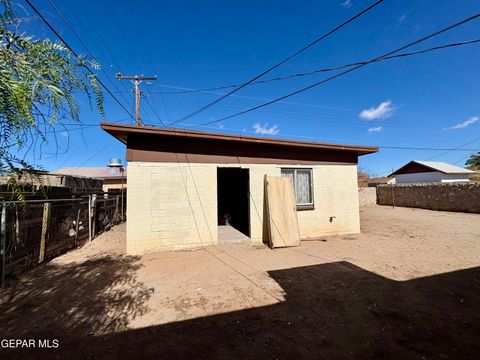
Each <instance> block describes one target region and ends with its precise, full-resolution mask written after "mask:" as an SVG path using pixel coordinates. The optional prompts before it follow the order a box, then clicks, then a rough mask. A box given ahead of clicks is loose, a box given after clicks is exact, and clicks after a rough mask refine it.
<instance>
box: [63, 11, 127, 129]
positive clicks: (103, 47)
mask: <svg viewBox="0 0 480 360" xmlns="http://www.w3.org/2000/svg"><path fill="white" fill-rule="evenodd" d="M64 5H65V6H66V7H67V8H68V9H69V10H70V13H71V14H72V15H73V17H74V18H75V19H76V21H77V22H78V23H79V24H80V26H82V28H83V29H84V31H85V32H86V33H90V31H89V30H90V29H93V30H94V32H95V34H96V36H93V37H92V36H91V35H90V36H91V38H92V41H93V42H95V43H96V44H97V45H98V43H97V40H100V46H97V47H98V49H100V50H101V51H102V53H103V54H104V56H105V58H107V57H110V59H111V60H112V61H113V63H114V64H115V66H116V67H117V71H118V70H119V71H120V72H122V73H123V72H124V71H123V69H122V66H120V63H119V62H118V61H117V59H116V57H115V55H113V53H112V51H111V49H110V47H109V45H108V43H107V42H106V41H105V39H104V38H103V36H102V34H101V33H100V31H99V30H98V27H97V26H96V23H95V21H93V20H92V18H91V16H90V15H89V14H88V11H85V8H84V7H83V6H80V10H81V11H82V12H83V17H84V18H87V20H88V22H89V23H90V25H89V26H87V27H88V29H87V27H86V26H85V25H84V24H83V22H82V21H81V20H80V19H79V17H78V16H77V14H76V13H77V11H75V10H72V8H71V7H69V6H68V2H64ZM103 50H106V52H104V51H103ZM107 53H108V54H107ZM105 54H106V55H105ZM108 79H109V80H111V79H110V76H109V77H108ZM121 85H122V86H123V89H124V90H126V91H125V93H131V90H130V91H129V90H128V88H127V87H126V84H125V83H124V82H122V83H121ZM127 103H128V102H127ZM130 120H131V119H130Z"/></svg>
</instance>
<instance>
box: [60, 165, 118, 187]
mask: <svg viewBox="0 0 480 360" xmlns="http://www.w3.org/2000/svg"><path fill="white" fill-rule="evenodd" d="M50 173H52V174H61V175H70V176H77V177H86V178H92V179H101V180H103V191H105V192H107V191H108V190H109V189H121V188H122V182H123V188H124V189H126V188H127V169H125V170H123V175H122V172H121V171H120V169H119V168H109V167H71V168H60V169H58V170H55V171H51V172H50Z"/></svg>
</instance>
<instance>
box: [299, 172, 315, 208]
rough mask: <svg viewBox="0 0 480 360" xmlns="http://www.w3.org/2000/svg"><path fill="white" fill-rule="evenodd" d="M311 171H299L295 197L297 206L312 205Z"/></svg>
mask: <svg viewBox="0 0 480 360" xmlns="http://www.w3.org/2000/svg"><path fill="white" fill-rule="evenodd" d="M310 175H311V172H310V170H297V181H296V184H295V195H296V197H297V204H311V203H312V194H311V190H312V186H311V178H310Z"/></svg>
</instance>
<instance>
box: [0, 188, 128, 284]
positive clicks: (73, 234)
mask: <svg viewBox="0 0 480 360" xmlns="http://www.w3.org/2000/svg"><path fill="white" fill-rule="evenodd" d="M0 208H1V217H0V240H1V246H0V250H1V252H0V255H1V277H2V279H1V281H2V286H3V284H4V280H5V276H7V275H12V274H16V273H20V272H22V271H24V270H25V269H28V268H30V267H33V266H35V265H37V264H40V263H42V262H44V261H47V260H49V259H52V258H54V257H55V256H58V255H59V254H61V253H63V252H65V251H67V250H70V249H73V248H76V247H79V246H81V245H83V244H85V242H87V241H89V240H93V238H95V237H96V236H97V235H98V234H100V233H102V232H104V231H107V230H109V229H110V228H111V227H112V226H114V225H115V224H119V223H120V222H123V221H125V217H124V214H125V201H124V197H122V196H121V195H113V196H112V195H107V194H105V195H104V196H102V195H97V194H95V195H89V196H86V197H82V198H79V199H48V200H26V201H24V202H18V201H5V202H2V203H0Z"/></svg>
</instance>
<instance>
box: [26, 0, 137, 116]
mask: <svg viewBox="0 0 480 360" xmlns="http://www.w3.org/2000/svg"><path fill="white" fill-rule="evenodd" d="M25 2H26V3H27V4H28V5H29V6H30V7H31V8H32V10H33V11H34V12H35V13H36V14H37V15H38V16H39V17H40V19H42V21H43V22H44V23H45V25H47V27H48V28H49V29H50V30H51V31H52V32H53V33H54V34H55V36H56V37H57V38H58V39H60V41H61V42H62V43H63V44H64V45H65V46H66V47H67V49H68V50H70V52H71V53H72V54H73V55H75V57H76V58H79V55H78V54H77V52H76V51H75V50H73V48H72V47H71V46H70V45H69V44H68V43H67V42H66V40H65V39H64V38H63V37H62V35H60V34H59V33H58V31H57V30H55V28H54V27H53V26H52V25H51V24H50V22H49V21H48V20H47V19H46V18H45V17H44V16H43V14H42V13H41V12H40V11H39V10H38V9H37V8H36V7H35V6H34V5H33V4H32V2H31V1H30V0H25ZM84 67H85V69H87V71H88V72H89V73H90V74H91V75H92V76H93V77H94V78H95V79H96V80H97V81H98V83H99V84H100V85H101V86H102V87H103V88H104V89H105V91H106V92H107V93H108V94H109V95H110V96H111V97H112V98H113V99H114V100H115V102H116V103H117V104H118V105H120V107H121V108H122V109H123V110H125V112H126V113H127V114H128V115H129V116H131V117H132V118H133V115H132V114H131V113H130V112H129V111H128V110H127V108H126V107H125V106H124V105H123V104H122V103H121V102H120V100H118V98H117V97H116V96H115V95H114V94H113V93H112V91H111V90H110V89H109V88H108V87H107V86H106V85H105V84H104V83H103V81H102V80H100V79H99V78H98V76H97V75H96V74H95V73H94V72H93V71H92V69H90V67H88V66H87V65H84Z"/></svg>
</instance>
